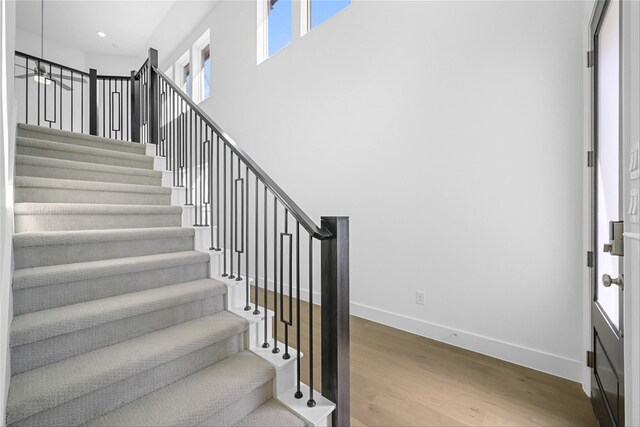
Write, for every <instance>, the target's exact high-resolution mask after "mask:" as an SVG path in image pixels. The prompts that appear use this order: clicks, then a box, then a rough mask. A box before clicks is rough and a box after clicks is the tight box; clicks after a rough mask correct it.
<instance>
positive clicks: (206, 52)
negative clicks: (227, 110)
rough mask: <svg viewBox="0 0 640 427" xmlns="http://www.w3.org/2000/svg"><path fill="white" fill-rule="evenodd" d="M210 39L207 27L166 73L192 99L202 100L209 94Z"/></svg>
mask: <svg viewBox="0 0 640 427" xmlns="http://www.w3.org/2000/svg"><path fill="white" fill-rule="evenodd" d="M211 60H212V58H211V41H210V37H209V29H207V30H206V31H205V32H204V33H202V35H201V36H200V37H198V39H197V40H196V41H195V42H194V43H193V44H192V45H191V47H190V48H189V49H188V50H187V51H186V52H184V53H183V54H182V56H180V58H178V60H177V61H176V62H175V63H174V64H173V65H172V66H171V67H170V68H169V70H172V71H173V75H171V74H167V75H168V76H169V77H171V78H172V79H173V81H174V82H176V84H177V85H178V86H179V87H180V89H182V91H184V93H186V94H187V95H189V96H190V97H191V99H193V100H194V101H195V102H202V101H204V100H205V99H207V98H208V97H209V96H210V95H211Z"/></svg>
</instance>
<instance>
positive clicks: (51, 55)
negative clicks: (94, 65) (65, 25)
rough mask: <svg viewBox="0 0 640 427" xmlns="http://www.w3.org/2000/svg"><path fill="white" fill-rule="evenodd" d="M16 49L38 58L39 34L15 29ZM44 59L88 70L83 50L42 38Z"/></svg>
mask: <svg viewBox="0 0 640 427" xmlns="http://www.w3.org/2000/svg"><path fill="white" fill-rule="evenodd" d="M16 50H19V51H20V52H24V53H28V54H30V55H33V56H36V57H38V58H40V56H41V55H40V35H39V34H38V35H36V34H33V33H29V32H26V31H22V30H20V29H17V30H16ZM44 59H47V60H49V61H53V62H56V63H58V64H62V65H66V66H67V67H71V68H75V69H78V70H81V71H82V70H85V71H86V70H88V68H86V66H85V53H84V52H82V51H81V50H79V49H75V48H73V47H69V46H65V45H62V44H60V43H58V42H56V41H53V40H51V39H47V38H45V39H44Z"/></svg>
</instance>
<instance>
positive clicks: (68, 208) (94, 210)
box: [14, 203, 182, 215]
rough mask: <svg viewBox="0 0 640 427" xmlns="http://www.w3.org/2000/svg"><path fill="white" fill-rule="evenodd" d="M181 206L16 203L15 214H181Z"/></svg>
mask: <svg viewBox="0 0 640 427" xmlns="http://www.w3.org/2000/svg"><path fill="white" fill-rule="evenodd" d="M181 213H182V208H181V207H179V206H157V205H97V204H94V203H16V204H15V206H14V214H15V215H122V214H127V215H153V214H181Z"/></svg>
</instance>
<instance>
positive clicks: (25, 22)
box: [16, 0, 219, 56]
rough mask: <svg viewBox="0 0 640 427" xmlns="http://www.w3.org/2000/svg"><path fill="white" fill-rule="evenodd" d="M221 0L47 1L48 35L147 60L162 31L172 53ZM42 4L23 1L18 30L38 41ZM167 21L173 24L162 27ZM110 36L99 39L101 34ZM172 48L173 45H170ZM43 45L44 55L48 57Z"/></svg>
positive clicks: (98, 51) (91, 50)
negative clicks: (147, 51) (147, 54)
mask: <svg viewBox="0 0 640 427" xmlns="http://www.w3.org/2000/svg"><path fill="white" fill-rule="evenodd" d="M218 2H219V0H210V1H205V0H128V1H123V0H84V1H80V0H45V1H44V37H45V40H46V39H51V40H54V41H56V42H58V43H60V44H63V45H65V46H69V47H73V48H76V49H79V50H81V51H83V52H86V53H92V54H109V55H127V56H145V55H146V50H147V48H148V47H149V46H148V42H149V40H150V39H152V38H157V35H156V37H152V36H154V34H156V33H160V32H161V33H162V35H163V37H162V39H163V41H164V46H153V47H155V48H158V49H159V48H162V49H164V50H167V51H169V52H171V51H172V50H173V49H175V47H177V45H178V44H179V43H180V42H181V41H182V40H183V39H184V38H185V37H187V36H188V35H189V34H191V32H192V30H193V28H194V27H195V26H196V25H197V24H199V23H200V22H201V21H202V19H203V18H205V17H206V16H207V15H208V13H209V12H210V11H211V10H212V9H213V8H214V7H215V6H216V5H217V3H218ZM40 8H41V4H40V0H19V1H18V2H17V6H16V21H17V22H16V26H17V28H18V29H20V30H23V31H27V32H30V33H33V34H36V35H37V36H38V37H40V16H41V15H40ZM169 17H176V18H179V19H171V22H172V24H173V25H170V26H167V25H165V26H164V27H165V28H162V29H158V28H157V27H158V25H159V24H160V23H161V22H162V21H163V20H164V19H165V18H169ZM98 31H102V32H104V33H106V35H107V37H105V38H100V37H98V36H97V34H96V33H97V32H98ZM172 44H173V46H172ZM46 48H47V47H46V41H45V56H46Z"/></svg>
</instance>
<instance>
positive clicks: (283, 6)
mask: <svg viewBox="0 0 640 427" xmlns="http://www.w3.org/2000/svg"><path fill="white" fill-rule="evenodd" d="M268 2H269V11H268V18H267V28H268V35H267V40H268V44H269V56H272V55H273V54H274V53H276V52H278V51H279V50H280V49H282V48H283V47H285V46H286V45H288V44H289V43H291V0H268Z"/></svg>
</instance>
